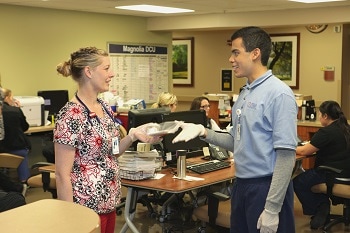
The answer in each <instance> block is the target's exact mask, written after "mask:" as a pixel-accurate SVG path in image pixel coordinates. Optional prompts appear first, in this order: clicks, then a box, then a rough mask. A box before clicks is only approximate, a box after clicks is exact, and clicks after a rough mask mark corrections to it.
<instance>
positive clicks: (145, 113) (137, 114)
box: [127, 108, 170, 150]
mask: <svg viewBox="0 0 350 233" xmlns="http://www.w3.org/2000/svg"><path fill="white" fill-rule="evenodd" d="M169 112H170V110H169V108H147V109H133V110H130V111H129V112H128V129H127V131H128V133H129V130H130V129H131V128H136V127H138V126H140V125H143V124H146V123H151V122H153V123H161V122H162V120H163V117H162V116H163V114H166V113H169ZM137 143H138V141H136V142H134V143H133V144H132V146H131V148H130V149H131V150H136V148H137Z"/></svg>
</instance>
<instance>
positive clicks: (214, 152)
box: [209, 144, 229, 160]
mask: <svg viewBox="0 0 350 233" xmlns="http://www.w3.org/2000/svg"><path fill="white" fill-rule="evenodd" d="M209 151H210V156H211V158H212V159H217V160H225V159H228V157H229V154H228V153H227V150H225V149H224V148H221V147H219V146H216V145H213V144H209Z"/></svg>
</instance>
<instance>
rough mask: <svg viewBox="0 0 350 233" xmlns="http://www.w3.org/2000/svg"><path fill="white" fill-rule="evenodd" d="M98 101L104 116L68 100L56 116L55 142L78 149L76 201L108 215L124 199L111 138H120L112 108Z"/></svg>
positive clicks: (73, 178) (74, 177)
mask: <svg viewBox="0 0 350 233" xmlns="http://www.w3.org/2000/svg"><path fill="white" fill-rule="evenodd" d="M98 101H99V102H100V104H101V105H102V106H103V108H102V109H103V112H104V117H103V118H99V117H97V116H96V115H93V114H92V113H89V110H88V109H87V108H86V107H84V106H82V105H80V104H77V103H73V102H67V103H66V105H65V106H64V107H63V108H62V109H61V110H60V112H59V113H58V115H57V120H56V125H55V130H54V142H56V143H59V144H64V145H69V146H72V147H74V148H75V157H74V163H73V168H72V172H71V182H72V187H73V201H74V202H75V203H78V204H80V205H83V206H86V207H88V208H90V209H93V210H94V211H95V212H96V213H98V214H106V213H111V212H112V211H115V209H116V205H117V204H119V202H120V198H121V183H120V176H119V166H118V164H117V159H116V157H115V156H113V154H112V138H113V137H118V139H120V137H119V135H120V134H119V125H118V124H117V123H115V122H114V120H113V112H112V110H111V108H110V107H108V105H107V104H106V103H105V102H103V101H102V100H101V99H98ZM107 111H109V113H108V112H107Z"/></svg>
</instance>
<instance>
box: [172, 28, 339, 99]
mask: <svg viewBox="0 0 350 233" xmlns="http://www.w3.org/2000/svg"><path fill="white" fill-rule="evenodd" d="M337 25H338V24H337ZM334 26H335V25H332V24H331V25H328V28H327V29H326V30H325V31H324V32H322V33H320V34H312V33H310V32H308V31H307V30H306V29H305V27H303V26H296V27H288V28H273V29H271V28H270V29H269V28H266V31H267V32H269V33H271V34H277V33H300V65H299V67H300V74H299V89H298V90H293V91H294V92H295V93H300V94H306V95H312V96H313V98H314V99H315V100H317V101H324V100H327V99H333V100H336V101H339V102H340V99H341V68H342V67H341V65H342V64H341V61H342V33H335V32H334V31H333V27H334ZM232 33H233V30H225V31H214V32H213V31H203V32H188V31H186V32H174V33H173V37H174V38H176V37H194V41H195V42H194V44H195V54H194V56H195V57H194V59H195V67H194V85H195V86H194V88H189V87H186V88H185V87H175V88H174V89H173V92H174V94H176V95H177V96H179V98H180V100H181V99H188V98H189V97H194V96H198V95H202V94H203V93H204V92H209V93H221V92H220V70H221V68H230V63H229V61H228V58H229V56H230V47H229V46H227V45H226V41H227V39H229V38H230V37H231V34H232ZM323 66H334V67H335V80H334V81H325V80H324V77H323V71H321V67H323ZM244 83H245V79H234V93H238V91H239V88H240V87H241V86H242V85H244Z"/></svg>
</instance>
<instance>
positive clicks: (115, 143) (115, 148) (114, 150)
mask: <svg viewBox="0 0 350 233" xmlns="http://www.w3.org/2000/svg"><path fill="white" fill-rule="evenodd" d="M112 153H113V154H114V155H116V154H119V140H118V137H114V138H112Z"/></svg>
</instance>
